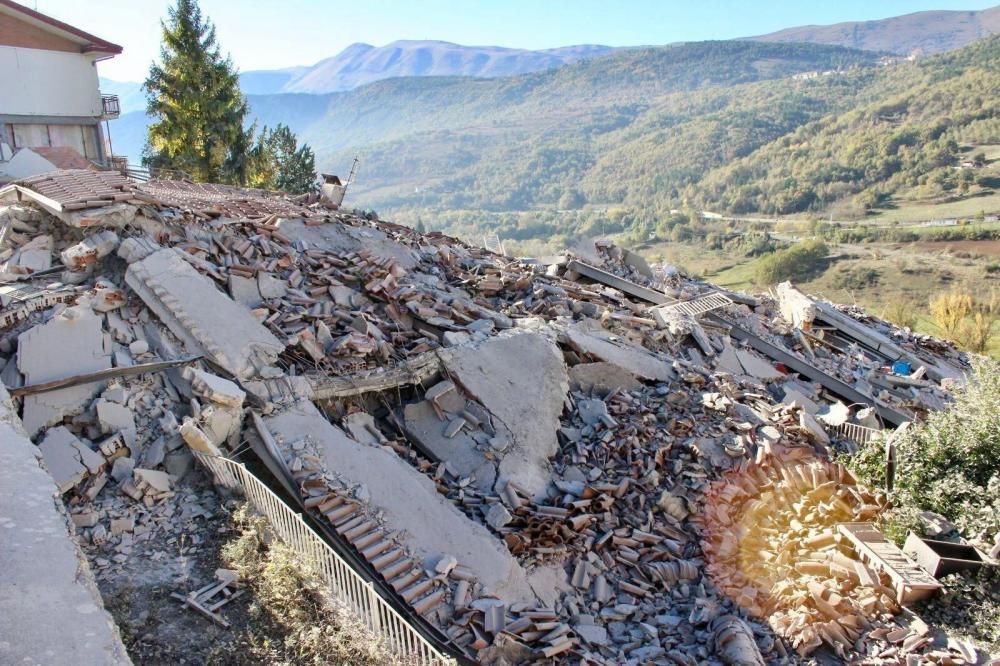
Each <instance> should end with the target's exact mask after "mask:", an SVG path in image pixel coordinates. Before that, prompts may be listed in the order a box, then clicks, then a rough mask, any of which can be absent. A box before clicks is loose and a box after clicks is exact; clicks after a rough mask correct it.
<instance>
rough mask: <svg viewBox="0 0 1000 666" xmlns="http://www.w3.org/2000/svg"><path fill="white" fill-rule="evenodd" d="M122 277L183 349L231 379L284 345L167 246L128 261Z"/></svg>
mask: <svg viewBox="0 0 1000 666" xmlns="http://www.w3.org/2000/svg"><path fill="white" fill-rule="evenodd" d="M125 281H126V282H127V283H128V285H129V286H130V287H131V288H132V289H133V291H135V292H136V293H137V294H138V295H139V297H140V298H141V299H142V300H143V302H145V303H146V305H147V306H149V308H150V309H151V310H152V311H153V312H155V313H156V315H157V316H158V317H159V318H160V320H161V321H162V322H163V323H164V324H166V325H167V328H169V329H170V331H171V332H172V333H173V334H174V335H176V336H177V337H178V338H180V339H181V340H183V341H184V343H185V344H186V345H187V348H188V351H191V352H200V353H203V354H205V355H206V356H208V357H209V358H211V359H212V360H213V361H215V362H216V363H218V364H219V365H220V366H222V367H223V368H225V369H226V370H227V371H229V372H231V373H233V375H235V376H236V377H239V378H241V379H249V378H251V377H253V376H254V375H256V374H259V372H260V371H261V370H262V369H264V368H266V367H268V366H272V365H273V364H274V363H275V362H276V361H277V358H278V354H279V353H281V351H282V350H283V349H284V345H282V344H281V342H279V341H278V339H277V338H275V337H274V335H273V334H271V332H270V331H268V330H267V329H266V328H264V327H263V326H262V325H261V324H260V323H259V322H258V321H257V320H256V319H255V318H254V317H253V315H252V314H251V313H250V311H249V310H248V309H247V308H246V306H244V305H241V304H239V303H236V302H235V301H233V300H232V299H231V298H229V297H228V296H226V295H225V294H222V293H221V292H219V291H218V290H217V289H216V287H215V285H214V284H213V283H212V281H211V280H210V279H208V278H206V277H205V276H203V275H201V274H200V273H198V272H197V271H196V270H195V269H194V268H193V267H192V266H191V265H190V264H189V263H188V262H186V261H184V259H182V258H181V257H180V256H179V255H178V254H177V252H176V251H174V250H172V249H164V250H159V251H158V252H155V253H153V254H151V255H149V256H148V257H146V258H145V259H142V260H141V261H137V262H135V263H133V264H131V265H130V266H129V267H128V270H127V271H126V273H125Z"/></svg>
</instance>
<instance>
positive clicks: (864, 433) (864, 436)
mask: <svg viewBox="0 0 1000 666" xmlns="http://www.w3.org/2000/svg"><path fill="white" fill-rule="evenodd" d="M831 430H832V431H833V432H834V433H835V434H837V435H840V436H841V437H844V438H846V439H849V440H851V441H852V442H855V443H856V444H859V445H861V446H864V445H865V444H867V443H868V442H870V441H872V440H873V439H875V437H876V436H877V435H878V434H879V433H881V432H882V431H881V430H879V429H877V428H869V427H868V426H863V425H859V424H857V423H841V424H840V425H838V426H835V427H833V428H831Z"/></svg>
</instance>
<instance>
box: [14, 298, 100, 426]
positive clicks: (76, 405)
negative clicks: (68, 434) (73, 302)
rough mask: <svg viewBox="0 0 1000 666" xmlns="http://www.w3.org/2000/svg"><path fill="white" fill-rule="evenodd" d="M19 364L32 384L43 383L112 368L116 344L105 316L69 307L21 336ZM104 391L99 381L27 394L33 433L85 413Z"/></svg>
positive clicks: (25, 417)
mask: <svg viewBox="0 0 1000 666" xmlns="http://www.w3.org/2000/svg"><path fill="white" fill-rule="evenodd" d="M17 366H18V369H19V370H20V371H21V373H23V374H24V376H25V383H26V384H41V383H44V382H49V381H53V380H56V379H64V378H66V377H72V376H74V375H80V374H86V373H91V372H97V371H99V370H107V369H108V368H110V367H111V353H110V344H109V341H108V339H107V337H106V335H105V333H104V331H103V328H102V326H101V317H99V316H98V315H96V314H95V313H94V311H93V310H91V309H90V308H89V307H83V306H74V307H70V308H66V309H65V310H64V311H63V312H62V313H61V314H59V315H57V316H55V317H53V318H52V319H50V320H49V321H47V322H45V323H44V324H39V325H38V326H35V327H33V328H30V329H28V330H27V331H25V332H24V333H22V334H21V335H20V336H19V337H18V347H17ZM103 388H104V384H103V382H93V383H90V384H83V385H80V386H73V387H70V388H63V389H57V390H55V391H46V392H44V393H38V394H34V395H29V396H25V398H24V410H23V421H24V427H25V429H26V430H27V431H28V432H29V433H30V434H32V435H34V434H35V433H37V432H38V431H39V430H40V429H42V428H44V427H46V426H49V425H52V424H54V423H57V422H58V421H60V420H61V419H62V418H63V417H64V416H69V415H73V414H77V413H79V412H80V411H81V410H82V409H83V408H84V406H85V405H86V403H87V402H88V401H89V400H90V399H91V398H92V397H94V396H95V395H97V394H98V393H100V391H101V390H102V389H103Z"/></svg>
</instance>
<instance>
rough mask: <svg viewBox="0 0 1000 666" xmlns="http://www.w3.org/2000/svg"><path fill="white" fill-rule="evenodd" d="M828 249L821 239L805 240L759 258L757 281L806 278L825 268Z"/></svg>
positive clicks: (766, 282)
mask: <svg viewBox="0 0 1000 666" xmlns="http://www.w3.org/2000/svg"><path fill="white" fill-rule="evenodd" d="M828 253H829V249H828V248H827V246H826V243H823V242H822V241H805V242H803V243H798V244H797V245H793V246H792V247H790V248H788V249H785V250H780V251H778V252H775V253H773V254H771V255H768V256H766V257H764V258H763V259H761V260H760V263H759V264H758V265H757V282H758V283H760V284H776V283H778V282H783V281H785V280H808V279H809V278H811V277H814V276H816V275H818V274H820V273H822V272H823V270H824V269H825V268H826V255H827V254H828Z"/></svg>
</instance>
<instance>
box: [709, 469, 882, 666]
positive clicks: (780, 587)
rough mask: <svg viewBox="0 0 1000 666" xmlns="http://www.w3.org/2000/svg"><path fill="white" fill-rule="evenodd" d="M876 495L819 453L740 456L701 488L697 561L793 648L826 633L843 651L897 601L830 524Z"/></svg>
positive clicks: (812, 645)
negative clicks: (813, 456) (751, 459)
mask: <svg viewBox="0 0 1000 666" xmlns="http://www.w3.org/2000/svg"><path fill="white" fill-rule="evenodd" d="M884 504H885V500H884V498H883V497H880V496H878V495H876V494H874V493H872V492H871V491H869V490H866V489H865V488H863V487H860V486H857V485H856V484H855V483H854V480H853V478H852V477H851V475H850V473H849V472H848V471H847V470H846V469H845V468H844V467H842V466H841V465H837V464H834V463H830V462H827V461H821V460H809V461H803V460H788V461H782V460H781V459H780V458H769V459H767V460H765V461H764V463H763V464H761V465H757V464H755V463H750V464H748V465H745V466H741V467H740V468H739V469H737V470H734V471H731V472H729V473H727V474H726V475H724V477H723V478H721V479H719V480H718V481H715V482H713V483H712V486H711V488H710V489H709V490H708V491H707V492H706V497H705V508H704V518H703V520H704V532H703V541H702V549H703V550H704V552H705V557H706V569H707V571H708V574H709V576H711V578H712V581H713V582H714V583H715V585H716V586H718V588H719V589H720V590H722V592H724V593H725V594H726V595H727V596H729V597H730V598H731V599H733V600H734V601H736V603H737V604H739V606H740V607H741V608H743V609H745V610H746V611H747V612H749V613H750V614H751V615H753V616H754V617H757V618H760V619H762V620H766V621H767V622H768V623H769V624H770V626H771V627H772V628H773V629H774V630H775V632H777V633H778V634H779V635H781V636H784V637H785V638H787V639H788V640H789V641H790V642H791V643H792V645H793V646H794V647H795V648H796V649H797V650H798V651H799V653H800V654H802V655H807V654H810V653H811V652H812V651H814V650H815V649H816V648H818V647H819V646H820V644H821V643H822V642H826V643H827V644H828V645H830V646H831V647H832V648H834V649H835V650H836V652H837V654H838V655H840V656H841V657H844V656H846V651H848V650H851V649H852V648H853V646H854V644H855V642H856V641H857V640H858V639H859V638H860V637H861V635H862V632H864V631H869V630H871V629H872V628H873V627H874V626H878V625H879V624H881V623H882V622H884V621H885V620H887V619H889V618H890V617H891V616H892V614H893V613H895V612H896V611H897V610H898V606H897V604H896V602H895V593H894V592H893V591H892V590H891V589H889V588H887V587H885V586H884V585H882V584H881V583H879V582H878V576H877V574H875V573H874V572H872V571H871V570H869V569H868V568H867V567H866V566H865V564H864V563H863V562H862V561H861V560H860V559H859V558H858V557H857V556H856V555H855V554H854V553H853V551H852V550H851V548H850V546H849V544H848V543H846V540H845V539H844V538H843V537H842V536H841V535H839V534H838V533H837V524H838V523H853V522H864V521H870V520H872V519H874V518H876V517H877V516H878V514H879V512H880V510H881V509H882V508H883V506H884Z"/></svg>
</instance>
